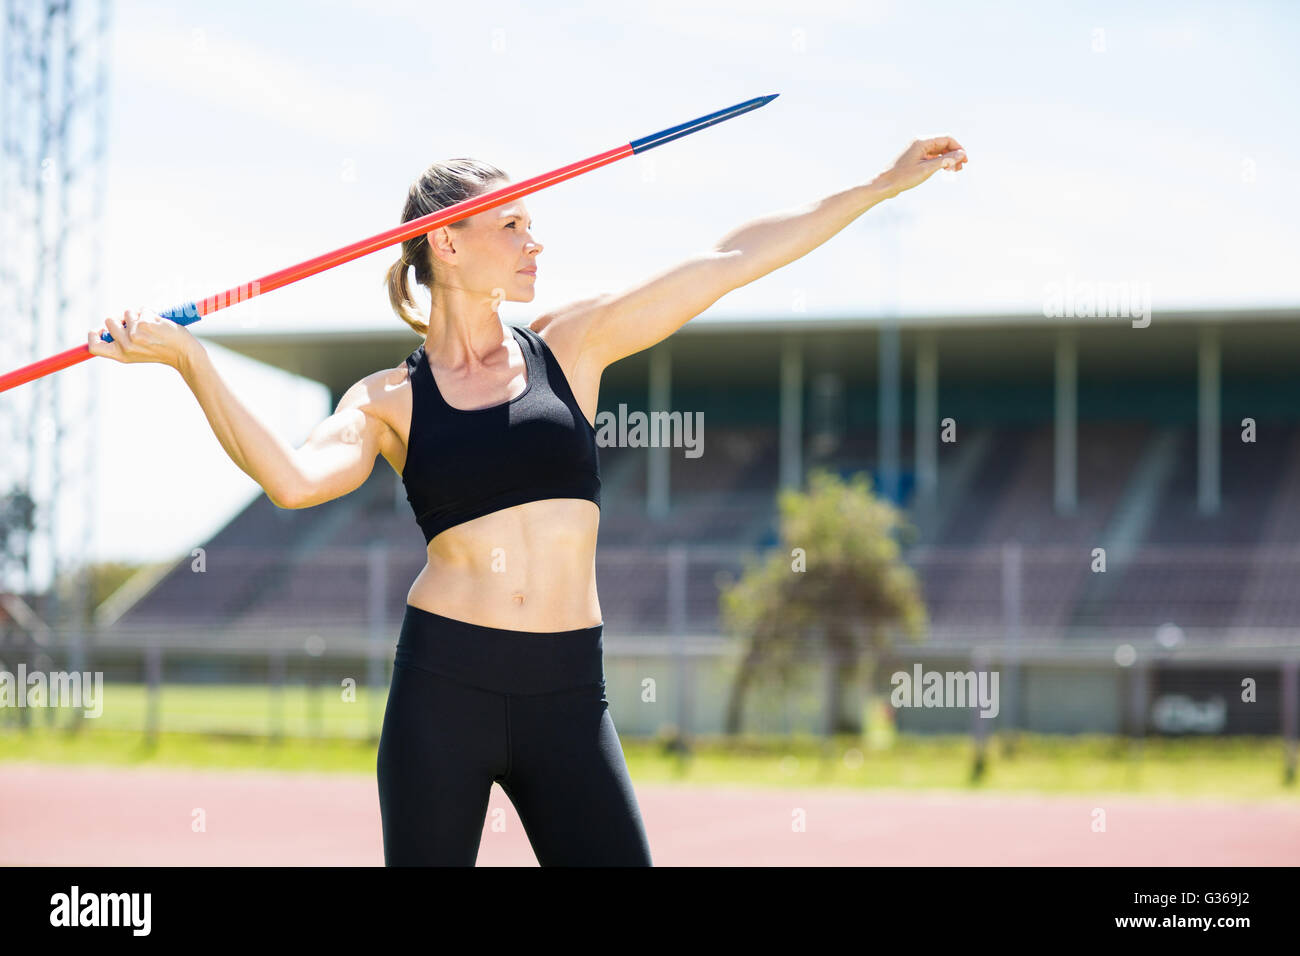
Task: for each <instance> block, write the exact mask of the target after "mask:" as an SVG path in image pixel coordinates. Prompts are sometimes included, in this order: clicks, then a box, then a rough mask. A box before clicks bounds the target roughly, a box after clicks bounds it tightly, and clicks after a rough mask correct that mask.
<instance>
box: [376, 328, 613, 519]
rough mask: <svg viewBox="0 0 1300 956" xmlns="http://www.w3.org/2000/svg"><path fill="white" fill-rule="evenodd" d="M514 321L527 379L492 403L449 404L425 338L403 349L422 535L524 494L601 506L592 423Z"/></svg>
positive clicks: (537, 343) (413, 495) (556, 369)
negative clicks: (506, 396) (475, 405)
mask: <svg viewBox="0 0 1300 956" xmlns="http://www.w3.org/2000/svg"><path fill="white" fill-rule="evenodd" d="M511 329H512V330H513V332H514V336H515V340H516V341H517V342H519V347H520V349H521V350H522V351H523V353H524V358H525V360H526V362H527V371H528V385H527V387H526V388H525V389H524V391H523V393H522V394H520V395H519V396H517V397H516V398H513V399H511V400H510V401H507V402H503V403H501V404H500V405H493V406H492V407H490V408H476V409H458V408H452V407H451V406H450V405H448V404H447V401H446V399H444V398H443V397H442V393H441V392H439V391H438V385H437V383H436V382H435V381H434V378H433V372H432V370H431V369H430V368H429V362H428V358H427V357H426V356H425V354H424V346H423V345H421V346H420V347H419V348H418V349H416V350H415V351H414V352H412V353H411V354H410V355H409V356H407V359H406V367H407V372H408V374H409V375H410V380H411V427H410V434H409V436H408V438H407V443H406V464H405V466H403V468H402V484H403V485H405V486H406V500H407V501H409V502H410V503H411V510H412V511H414V512H415V520H416V522H417V523H418V524H419V525H420V530H421V531H423V532H424V541H425V544H426V545H427V544H428V543H429V542H430V541H432V540H433V539H434V538H435V537H436V536H437V535H438V534H440V533H441V532H443V531H445V530H447V529H448V528H450V527H452V526H453V525H458V524H460V523H462V522H465V521H469V520H470V519H471V518H477V517H480V516H481V515H485V514H489V513H491V512H493V511H500V510H501V509H502V508H509V507H510V506H512V505H518V504H523V503H524V502H526V501H538V500H540V499H543V498H585V499H586V500H588V501H593V502H595V503H596V506H597V507H599V506H600V456H599V454H598V452H597V447H596V431H595V429H594V428H592V427H591V424H590V423H589V422H588V421H587V418H586V416H585V415H583V413H582V409H580V408H579V407H578V402H577V400H576V399H575V398H574V397H573V391H572V390H571V389H570V388H569V382H568V379H566V378H565V376H564V370H563V369H561V368H560V364H559V362H557V361H556V359H555V356H554V355H553V354H552V353H551V349H550V347H549V346H548V345H547V344H546V342H545V341H544V340H543V339H542V337H541V336H540V335H538V334H537V333H536V332H534V331H533V330H532V329H529V328H527V327H524V326H511Z"/></svg>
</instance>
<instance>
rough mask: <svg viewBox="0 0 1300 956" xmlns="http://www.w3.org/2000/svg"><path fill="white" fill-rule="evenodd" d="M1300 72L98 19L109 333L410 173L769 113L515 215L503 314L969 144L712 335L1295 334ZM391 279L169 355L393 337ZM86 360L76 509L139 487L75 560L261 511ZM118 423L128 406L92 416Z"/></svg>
mask: <svg viewBox="0 0 1300 956" xmlns="http://www.w3.org/2000/svg"><path fill="white" fill-rule="evenodd" d="M1298 46H1300V7H1297V6H1296V5H1294V4H1290V3H1272V4H1267V3H1243V4H1223V3H1218V4H1205V3H1187V2H1176V3H1147V4H1142V5H1133V4H1129V3H1118V2H1117V3H1092V4H1079V3H1054V2H1021V3H993V4H968V3H961V2H936V3H927V4H924V5H917V4H905V3H892V2H882V3H871V2H861V3H857V2H855V3H829V2H823V0H802V2H799V3H792V2H765V0H745V2H743V3H710V2H701V0H689V2H677V0H671V2H661V0H656V2H654V3H644V2H606V0H601V2H590V3H567V4H566V3H563V2H560V3H548V4H546V5H544V6H539V5H536V4H525V3H501V2H486V3H474V4H469V3H462V4H430V3H428V2H423V0H421V2H406V0H364V2H349V0H313V2H310V3H307V2H302V3H293V2H277V3H274V4H268V3H265V2H256V3H254V2H245V0H228V2H224V3H222V4H220V5H217V4H211V3H205V4H196V3H185V2H176V0H168V2H166V3H162V2H150V0H141V2H124V0H119V2H118V3H117V4H116V7H115V11H114V20H113V46H112V51H113V56H112V64H113V71H112V74H111V78H110V92H111V106H110V141H109V151H108V156H109V160H108V161H109V167H108V194H107V197H106V202H107V205H106V219H105V229H106V233H105V237H106V240H107V242H106V249H107V258H106V261H105V268H106V276H107V279H106V287H105V290H104V294H105V301H104V315H108V314H115V315H120V314H121V312H122V310H123V309H126V308H129V307H133V306H138V305H144V306H146V307H149V308H153V309H156V310H160V309H163V308H166V307H168V306H170V305H173V304H177V303H179V302H182V301H186V300H189V299H194V298H198V297H201V296H203V295H208V294H211V293H213V292H217V291H219V290H223V289H226V288H228V287H230V286H233V285H235V284H237V283H240V282H245V281H249V280H251V279H253V278H256V277H258V276H261V275H265V274H267V273H269V272H271V271H274V270H276V269H279V268H283V267H284V266H288V265H291V264H294V263H297V262H299V261H302V260H304V259H307V258H310V257H311V256H314V255H317V254H319V253H321V252H325V251H327V250H330V249H334V248H336V247H338V246H342V245H344V244H346V243H348V242H351V241H353V240H355V239H358V238H362V237H364V236H369V235H372V234H374V233H376V232H379V231H381V230H383V229H386V228H389V227H390V226H392V225H396V224H397V223H398V221H399V219H400V212H401V207H402V203H403V201H404V199H405V196H406V190H407V187H408V186H409V184H410V183H411V182H412V181H413V180H414V179H415V178H416V177H417V176H418V174H419V173H420V172H421V171H422V170H423V169H424V168H425V167H426V166H427V165H428V164H429V163H430V162H432V161H434V160H436V159H444V158H449V157H452V156H474V157H478V158H482V159H486V160H488V161H489V162H492V163H494V164H496V165H497V166H500V167H501V168H503V169H504V170H506V172H507V173H508V174H510V175H511V176H512V177H513V178H515V179H516V180H518V179H523V178H526V177H528V176H532V175H535V174H537V173H540V172H544V171H546V170H549V169H552V168H555V167H557V166H561V165H564V164H566V163H568V162H572V161H574V160H576V159H579V158H583V157H586V156H589V155H591V154H594V153H597V152H601V151H603V150H606V149H609V148H612V147H615V146H618V145H621V144H624V143H626V142H628V141H629V140H630V139H633V138H635V137H638V136H642V135H645V134H647V133H651V132H654V131H657V130H659V129H662V128H665V127H668V126H673V125H676V124H677V123H680V122H683V121H685V120H688V119H692V118H694V117H697V116H701V115H703V114H705V113H709V112H712V111H714V110H716V109H720V108H722V107H725V106H729V105H731V104H734V103H738V102H740V101H743V100H747V99H750V98H752V97H755V96H762V95H766V94H769V93H779V94H780V96H779V98H778V99H776V100H775V101H774V102H772V103H771V104H769V105H767V106H765V107H763V108H762V109H761V110H758V111H755V112H752V113H749V114H747V115H745V116H742V117H739V118H736V119H733V120H731V121H729V122H727V123H724V124H721V125H719V126H716V127H713V128H711V129H709V130H705V131H702V132H700V133H697V134H695V135H693V136H690V137H687V138H685V139H683V140H679V141H676V142H674V143H671V144H668V145H666V146H663V147H660V148H659V149H656V150H654V151H652V152H649V153H647V154H644V155H643V156H638V157H634V158H632V159H627V160H622V161H620V162H617V163H614V164H612V165H610V166H607V167H605V168H603V169H601V170H597V171H594V172H591V173H588V174H586V175H583V176H580V177H578V178H576V179H573V180H570V181H568V182H566V183H562V184H560V185H558V186H555V187H552V188H550V189H547V190H544V191H542V192H539V193H536V194H533V195H532V196H529V197H528V198H527V200H526V203H527V207H528V210H529V212H530V213H531V215H532V217H533V219H534V223H535V226H534V230H533V232H534V235H535V237H536V238H537V239H538V240H539V241H541V242H542V243H543V245H544V251H543V252H542V253H541V256H540V258H539V264H540V273H541V274H540V277H539V280H538V284H537V295H536V298H535V299H534V300H533V301H532V302H531V303H506V304H505V305H504V306H503V307H502V317H503V318H504V319H506V320H507V321H512V322H513V321H528V320H529V319H531V318H532V317H533V316H535V315H537V314H540V313H541V312H543V311H545V310H547V309H548V308H552V307H554V306H558V305H561V304H563V303H564V302H567V301H571V300H573V299H577V298H581V297H584V296H587V295H591V294H594V293H596V292H600V291H617V290H618V289H620V288H622V287H626V286H629V285H631V284H634V283H635V282H637V281H639V280H641V279H643V278H645V277H647V276H649V275H651V274H654V273H656V272H658V271H660V270H662V269H664V268H667V267H669V266H671V265H672V264H674V263H675V262H677V261H680V260H682V259H684V258H686V257H688V256H690V255H692V254H694V253H696V252H698V251H702V250H704V249H707V248H709V247H710V246H712V245H713V243H715V242H716V241H717V240H718V239H719V238H721V237H722V236H723V235H725V234H726V233H728V232H730V231H731V230H732V229H734V228H736V227H738V226H740V225H742V224H744V223H745V222H747V221H749V220H752V219H755V218H758V217H760V216H763V215H766V214H769V213H772V212H776V211H780V210H785V209H790V208H792V207H796V206H800V205H803V204H805V203H808V202H810V201H813V200H816V199H818V198H821V197H823V196H826V195H829V194H831V193H834V192H838V191H840V190H842V189H846V188H849V187H851V186H854V185H858V184H861V183H864V182H866V181H869V180H870V179H872V178H873V177H874V176H876V175H877V174H878V173H880V172H882V171H884V170H885V169H887V168H888V167H889V166H890V165H892V163H893V161H894V159H895V158H896V157H897V156H898V155H899V153H901V152H902V151H903V149H904V148H905V147H906V146H907V145H908V143H909V142H910V141H911V140H912V139H913V138H915V137H918V136H936V135H951V136H953V137H954V138H956V139H957V140H958V141H959V142H960V143H961V144H962V145H963V146H964V147H965V148H966V150H967V153H968V156H969V158H970V161H969V163H968V165H967V166H966V167H965V169H963V170H962V171H961V172H960V173H957V174H953V173H939V174H936V175H935V176H934V177H932V179H931V180H930V181H928V182H926V183H924V184H922V185H921V186H920V187H918V188H916V189H913V190H910V191H908V192H905V193H903V194H902V195H900V196H898V197H896V198H895V199H892V200H889V201H888V202H885V203H882V204H880V205H878V206H876V207H874V208H873V209H871V210H869V211H867V212H866V213H865V214H864V215H862V216H861V217H859V218H858V219H857V220H856V221H854V222H853V223H852V224H850V225H849V226H848V227H847V228H845V229H844V230H843V231H842V232H841V233H839V234H838V235H836V236H834V237H832V238H831V239H830V240H829V241H828V242H827V243H826V244H824V245H823V246H821V247H819V248H817V249H814V250H813V251H812V252H810V253H809V254H807V255H806V256H804V257H803V258H801V259H799V260H797V261H795V262H793V263H791V264H790V265H788V266H786V267H784V268H782V269H779V270H777V271H775V272H773V273H771V274H769V275H767V276H764V277H762V278H761V279H759V280H757V281H755V282H753V283H751V284H749V285H747V286H745V287H742V288H740V289H737V290H734V291H733V292H731V293H729V294H728V295H727V296H725V297H723V298H722V299H721V300H720V301H719V302H718V303H717V304H716V305H715V306H713V307H712V308H710V309H709V310H708V311H707V312H706V313H704V314H703V316H702V317H701V318H702V320H703V321H714V320H717V321H722V320H726V319H728V318H733V317H741V316H745V317H749V316H755V315H761V316H775V315H779V314H785V313H790V312H793V311H795V310H796V308H797V303H802V304H803V307H804V309H805V310H806V313H807V314H809V315H850V314H858V315H877V314H881V313H882V311H888V310H896V311H897V313H898V314H900V315H902V316H903V317H906V316H907V315H915V314H934V313H939V314H950V315H975V314H980V313H988V312H1004V311H1013V312H1038V311H1040V310H1041V309H1042V307H1043V301H1044V295H1045V291H1044V290H1045V289H1047V288H1049V287H1052V286H1053V285H1054V284H1055V285H1057V286H1059V285H1060V284H1062V283H1065V282H1067V281H1076V282H1079V281H1085V282H1086V281H1093V282H1122V283H1131V284H1140V285H1141V286H1142V287H1143V288H1144V289H1147V290H1149V294H1150V296H1151V300H1152V308H1153V311H1154V312H1155V313H1156V314H1157V315H1158V312H1159V310H1160V309H1161V308H1183V307H1193V308H1197V307H1209V306H1215V305H1235V306H1245V305H1259V306H1266V305H1267V306H1276V305H1294V304H1295V303H1296V301H1297V297H1298V296H1300V270H1297V269H1296V268H1295V263H1296V260H1297V251H1300V192H1298V191H1297V190H1296V188H1295V181H1296V174H1297V172H1300V168H1298V167H1300V149H1298V148H1297V147H1300V142H1297V140H1298V139H1300V133H1298V132H1297V129H1296V124H1295V123H1293V122H1292V121H1291V120H1292V119H1293V117H1294V113H1295V106H1294V96H1295V91H1296V90H1297V89H1300V67H1298V66H1297V64H1296V58H1295V55H1294V51H1295V50H1296V49H1297V47H1298ZM891 236H892V238H893V240H894V241H896V242H897V250H898V253H897V258H893V257H892V256H891V254H890V253H889V249H890V248H892V247H891V246H890V240H891ZM395 254H396V250H395V249H393V250H383V251H381V252H378V253H375V254H373V255H371V256H367V257H365V258H363V259H359V260H356V261H354V262H352V263H348V264H346V265H344V266H340V267H337V268H335V269H333V270H330V271H328V272H325V273H322V274H320V275H318V276H315V277H312V278H310V279H306V280H303V281H301V282H298V283H295V284H294V285H291V286H288V287H286V288H284V289H280V290H277V291H274V292H272V293H268V294H266V295H264V296H262V297H259V298H257V299H254V300H253V301H252V302H249V303H246V304H243V305H240V306H237V307H234V308H230V309H228V310H223V311H221V312H218V313H216V314H214V315H212V316H210V317H209V318H207V319H205V320H203V322H201V323H199V324H198V325H196V326H192V327H191V329H192V330H193V331H194V332H195V333H196V334H197V335H199V337H200V338H202V336H203V331H204V328H205V327H207V326H210V327H211V328H212V329H213V330H214V331H216V330H226V329H233V328H241V329H253V330H260V329H264V330H281V329H294V330H302V329H319V330H321V331H322V332H329V331H331V330H336V329H370V328H374V329H392V328H399V327H404V326H402V325H401V322H400V320H399V319H398V318H397V317H396V316H395V315H394V314H393V313H392V311H391V309H390V308H389V305H388V301H387V296H386V294H385V292H384V289H383V285H382V281H383V276H384V272H385V270H386V268H387V266H388V265H389V263H390V262H391V261H392V259H393V258H394V257H395ZM1157 321H1158V319H1157ZM100 324H102V316H98V315H97V316H91V317H88V318H87V321H86V323H85V327H86V328H87V329H89V328H91V327H98V325H100ZM412 337H413V342H412V347H414V346H415V345H417V344H418V340H415V338H414V334H413V333H412ZM80 341H81V342H84V336H83V338H82V339H81V340H80ZM74 344H78V343H75V342H69V343H68V345H69V346H71V345H74ZM207 348H208V351H209V352H210V353H211V354H212V355H213V357H214V359H215V361H216V364H217V368H218V370H219V372H220V374H221V375H222V377H223V379H224V380H225V381H226V382H227V383H228V384H229V385H230V387H231V388H232V389H233V390H234V391H235V393H236V394H237V395H238V396H239V397H240V399H241V400H242V401H244V402H245V403H246V404H247V406H248V407H249V408H250V409H253V410H254V412H255V414H257V415H258V416H259V417H261V418H262V420H263V421H264V422H265V423H266V424H268V425H269V426H270V427H273V428H275V429H276V430H277V432H278V433H279V434H281V435H282V436H283V437H284V438H285V439H286V440H288V441H290V442H291V443H293V444H294V445H295V446H296V445H297V444H300V443H301V442H302V441H303V440H304V439H305V438H306V436H307V434H308V433H309V432H310V430H311V429H312V427H313V426H314V425H315V424H316V423H317V422H319V421H320V420H322V419H323V418H325V417H327V416H328V415H329V414H330V413H331V412H332V410H333V409H332V408H330V407H329V406H328V398H327V395H326V393H325V390H324V388H323V387H321V386H319V385H317V384H314V383H311V382H306V381H302V380H298V379H295V378H293V377H290V376H287V375H285V374H283V373H279V372H276V371H274V370H270V369H267V368H264V367H261V366H258V365H257V364H256V363H254V362H251V361H248V360H246V359H243V358H241V357H239V356H236V355H234V354H232V353H230V352H228V351H227V350H224V349H221V348H220V347H219V346H216V345H214V344H211V343H209V344H208V345H207ZM403 354H405V352H403ZM401 357H402V356H400V355H399V356H396V357H395V359H394V363H396V362H397V361H398V360H400V358H401ZM91 361H93V362H96V363H99V365H100V366H101V367H100V368H97V369H96V373H95V375H96V382H97V384H96V387H97V388H98V389H99V400H98V402H97V408H98V409H99V412H98V414H99V418H98V420H97V421H96V422H95V427H96V429H97V431H98V435H99V442H100V445H99V459H98V463H97V468H98V473H97V482H98V484H100V485H101V486H105V487H110V486H111V487H120V486H123V485H129V484H131V483H133V482H142V483H146V482H147V484H148V487H149V489H150V493H149V494H142V495H135V496H121V497H120V498H119V499H118V500H115V501H112V502H109V503H106V504H105V505H104V506H103V507H101V508H99V509H98V510H97V524H96V527H95V544H94V551H95V556H96V558H97V559H98V560H140V561H145V560H162V559H166V558H168V557H171V556H175V555H179V554H184V553H188V551H189V550H190V548H192V547H195V546H198V545H199V544H201V543H202V541H203V540H204V538H205V537H206V536H209V535H211V534H212V533H213V532H215V531H216V530H217V529H219V528H220V527H221V526H222V525H223V524H225V523H226V522H227V521H228V520H229V519H230V518H231V517H232V516H233V515H234V514H236V513H237V512H238V511H239V510H241V509H242V508H243V507H244V506H246V505H247V504H248V502H250V501H251V500H252V499H253V498H254V497H256V496H257V495H260V494H262V491H261V489H260V488H259V486H258V485H257V484H256V483H255V482H254V481H253V480H252V479H251V478H250V477H249V476H247V475H245V474H244V473H243V472H242V471H241V470H240V469H239V468H238V467H237V466H235V464H234V463H233V462H232V461H231V460H230V459H229V458H228V457H227V456H226V454H225V452H224V451H223V449H222V448H221V446H220V444H219V443H218V442H217V440H216V438H215V436H214V435H213V433H212V431H211V429H210V427H209V425H208V423H207V420H206V418H205V416H204V414H203V411H202V409H201V408H200V407H199V405H198V403H197V401H196V400H195V399H194V397H193V396H192V395H191V394H190V392H189V390H188V388H187V387H186V386H185V384H184V382H183V380H181V378H180V376H179V375H178V374H177V373H176V372H175V371H174V370H173V369H170V368H167V367H164V366H158V365H121V364H118V363H113V362H111V361H109V360H105V359H93V360H91ZM61 374H72V370H69V371H68V372H65V373H61ZM128 407H129V408H132V409H137V410H141V412H140V413H137V414H129V415H128V414H114V413H113V412H114V409H118V410H120V409H124V408H128ZM376 467H386V466H385V464H384V462H383V461H382V460H380V461H378V462H377V465H376ZM69 506H71V505H69Z"/></svg>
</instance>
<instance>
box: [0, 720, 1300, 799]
mask: <svg viewBox="0 0 1300 956" xmlns="http://www.w3.org/2000/svg"><path fill="white" fill-rule="evenodd" d="M83 728H84V729H83V730H82V731H81V732H79V733H69V732H68V731H66V730H63V729H60V728H52V727H47V726H46V725H45V724H44V722H43V721H38V722H37V723H36V724H34V725H33V727H32V728H31V729H30V730H26V731H24V730H20V729H17V728H15V727H12V726H9V725H3V726H0V766H2V765H3V762H4V761H23V762H48V763H76V764H101V765H105V764H106V765H115V766H148V767H159V766H187V767H204V768H249V769H254V768H255V769H263V770H313V771H324V772H345V773H359V774H374V772H375V757H376V749H377V746H378V744H377V741H376V740H374V739H373V738H365V737H361V738H358V739H351V740H349V739H342V738H319V739H312V738H301V737H294V736H286V737H284V738H282V739H281V740H280V741H278V742H277V741H273V740H271V739H269V738H267V737H265V736H259V735H243V734H233V733H231V734H192V733H180V732H176V731H167V732H163V733H160V734H159V735H158V737H157V738H156V740H155V741H154V742H153V743H152V744H150V743H149V742H148V741H146V738H145V737H144V735H143V734H141V733H140V732H139V731H138V730H122V729H114V728H112V727H108V726H94V722H92V721H87V722H85V724H83ZM666 744H667V739H663V740H637V739H630V738H624V739H623V750H624V753H625V755H626V757H627V762H628V768H629V771H630V772H631V774H632V777H633V779H634V780H635V781H636V782H637V783H675V784H685V785H700V786H711V785H733V786H734V785H740V786H754V787H767V786H784V787H809V786H821V787H837V788H857V789H881V788H885V789H898V790H932V789H945V790H965V791H979V790H985V791H1018V792H1040V793H1062V794H1064V793H1096V792H1099V791H1105V792H1126V793H1135V794H1162V795H1178V796H1185V797H1197V798H1216V797H1217V798H1234V799H1281V800H1288V801H1297V802H1300V787H1298V786H1297V785H1295V784H1292V785H1287V784H1286V783H1284V781H1283V774H1282V767H1283V746H1282V743H1281V742H1280V741H1277V740H1254V739H1248V738H1215V739H1178V740H1161V739H1151V740H1147V741H1145V742H1143V743H1142V744H1140V745H1134V744H1130V743H1129V742H1127V741H1124V740H1119V739H1116V738H1113V737H1101V736H1080V737H1049V736H1039V735H1028V734H1026V735H1021V736H1020V737H1019V738H1018V739H1017V740H1016V741H1015V744H1014V750H1009V749H1008V744H1009V741H1008V740H1005V739H1004V740H998V739H995V740H992V741H991V742H990V745H989V747H988V750H987V763H986V771H985V773H984V776H983V778H982V779H981V780H980V781H978V782H975V781H973V780H972V774H971V769H972V765H973V757H974V747H973V743H972V741H971V739H970V738H969V737H954V736H933V737H932V736H909V735H898V736H896V737H894V738H892V740H891V741H890V742H888V743H886V744H884V745H879V744H878V745H877V746H875V747H869V746H867V745H866V744H865V743H864V741H863V739H862V738H859V737H854V736H845V737H837V738H835V739H833V740H831V741H829V742H825V741H823V740H821V739H820V738H814V737H805V736H800V737H792V738H772V737H768V738H756V737H743V738H739V739H735V740H730V739H725V738H696V739H695V740H694V741H692V752H691V754H690V756H689V757H683V756H681V755H680V754H679V753H678V752H676V751H674V750H673V749H672V748H671V747H669V746H667V745H666Z"/></svg>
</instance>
